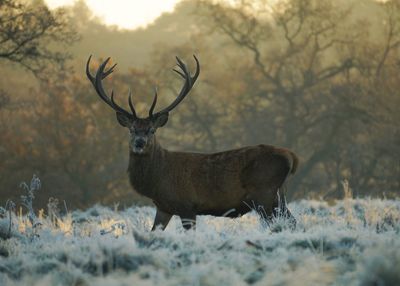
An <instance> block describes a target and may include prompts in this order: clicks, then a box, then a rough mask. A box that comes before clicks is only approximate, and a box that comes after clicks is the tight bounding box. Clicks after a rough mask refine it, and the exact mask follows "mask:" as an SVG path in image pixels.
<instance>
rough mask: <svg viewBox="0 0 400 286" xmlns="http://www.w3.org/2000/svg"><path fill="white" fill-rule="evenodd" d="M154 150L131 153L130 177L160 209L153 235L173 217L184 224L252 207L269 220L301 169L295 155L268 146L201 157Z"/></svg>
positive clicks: (154, 146) (241, 212) (233, 213)
mask: <svg viewBox="0 0 400 286" xmlns="http://www.w3.org/2000/svg"><path fill="white" fill-rule="evenodd" d="M150 148H151V149H150V151H149V152H147V153H146V154H135V153H133V152H132V151H131V152H130V160H129V168H128V173H129V178H130V182H131V184H132V186H133V187H134V189H135V190H136V191H137V192H139V193H140V194H142V195H144V196H146V197H149V198H151V199H152V200H153V202H154V204H155V205H156V206H157V216H156V219H155V222H154V227H153V229H154V228H155V227H156V226H158V225H161V227H162V228H165V227H166V225H167V224H168V221H169V219H170V218H171V216H172V215H178V216H180V217H181V219H182V220H183V222H184V221H186V222H187V221H189V222H190V221H191V220H195V218H196V215H214V216H222V215H226V216H229V217H235V216H238V215H241V214H244V213H247V212H249V211H250V210H251V209H250V207H249V206H262V207H263V208H264V210H265V212H266V214H267V215H268V216H271V215H272V214H273V211H274V209H275V208H277V207H278V205H279V202H278V197H277V191H278V190H279V189H280V188H281V187H282V185H283V184H284V183H285V180H286V178H287V177H288V175H289V174H294V172H295V171H296V168H297V165H298V158H297V156H296V155H295V154H294V153H293V152H291V151H289V150H287V149H283V148H277V147H273V146H269V145H258V146H252V147H244V148H239V149H235V150H229V151H225V152H219V153H214V154H199V153H184V152H171V151H168V150H166V149H163V148H162V147H161V146H160V145H159V144H158V143H157V142H156V141H155V138H154V142H153V144H152V146H151V147H150ZM281 195H282V196H283V194H281ZM281 207H284V206H281ZM184 226H185V225H184ZM191 226H192V225H191V224H189V225H186V227H187V228H189V227H191Z"/></svg>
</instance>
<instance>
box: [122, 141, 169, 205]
mask: <svg viewBox="0 0 400 286" xmlns="http://www.w3.org/2000/svg"><path fill="white" fill-rule="evenodd" d="M164 153H165V150H164V149H163V148H162V147H161V146H160V145H159V144H158V142H157V140H156V138H154V142H153V144H152V146H151V149H150V150H149V151H148V152H147V153H146V154H136V153H133V152H132V150H130V151H129V167H128V173H129V179H130V182H131V184H132V186H133V188H134V189H135V190H136V191H137V192H138V193H140V194H142V195H145V196H147V197H150V198H152V197H153V195H154V194H155V191H156V188H157V182H158V179H159V178H160V172H161V168H162V163H163V162H162V160H163V158H164Z"/></svg>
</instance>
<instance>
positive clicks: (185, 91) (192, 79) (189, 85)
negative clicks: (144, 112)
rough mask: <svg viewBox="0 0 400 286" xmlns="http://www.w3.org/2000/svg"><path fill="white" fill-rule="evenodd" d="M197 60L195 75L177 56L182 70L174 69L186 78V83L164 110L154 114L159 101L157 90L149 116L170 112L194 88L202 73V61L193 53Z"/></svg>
mask: <svg viewBox="0 0 400 286" xmlns="http://www.w3.org/2000/svg"><path fill="white" fill-rule="evenodd" d="M193 57H194V59H195V61H196V72H195V73H194V75H193V76H191V74H190V72H189V71H188V68H187V66H186V65H185V63H184V62H183V61H181V59H180V58H178V57H176V60H177V62H178V67H179V68H180V70H178V69H174V70H173V71H174V72H176V73H177V74H179V75H180V76H181V77H182V78H183V79H184V80H185V83H184V85H183V87H182V89H181V92H180V93H179V95H178V97H177V98H176V99H175V100H174V101H173V102H172V103H171V104H170V105H169V106H167V107H166V108H164V109H163V110H161V111H159V112H157V113H155V114H153V111H154V107H155V106H156V103H157V90H156V91H155V95H154V100H153V103H152V104H151V108H150V111H149V116H150V117H157V116H158V115H160V114H162V113H168V112H170V111H171V110H172V109H174V108H175V107H176V106H177V105H178V104H179V103H180V102H181V101H182V100H183V99H184V98H185V97H186V95H187V94H188V93H189V91H190V90H191V89H192V87H193V85H194V83H195V82H196V80H197V78H198V76H199V74H200V63H199V60H198V59H197V58H196V56H195V55H193Z"/></svg>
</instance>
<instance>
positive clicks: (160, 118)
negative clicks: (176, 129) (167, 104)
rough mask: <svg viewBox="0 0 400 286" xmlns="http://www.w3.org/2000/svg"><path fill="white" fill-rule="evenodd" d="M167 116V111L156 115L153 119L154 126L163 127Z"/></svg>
mask: <svg viewBox="0 0 400 286" xmlns="http://www.w3.org/2000/svg"><path fill="white" fill-rule="evenodd" d="M168 116H169V114H168V112H166V113H161V114H160V115H159V116H157V117H156V118H155V119H154V124H155V125H156V127H157V128H158V127H163V126H164V125H165V124H166V123H167V121H168Z"/></svg>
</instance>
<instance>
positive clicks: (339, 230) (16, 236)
mask: <svg viewBox="0 0 400 286" xmlns="http://www.w3.org/2000/svg"><path fill="white" fill-rule="evenodd" d="M289 208H290V209H291V210H292V212H293V214H294V215H295V216H296V218H297V228H296V230H294V231H292V230H290V229H289V227H287V222H285V220H283V219H279V218H278V219H276V220H275V222H274V223H273V224H272V225H270V226H266V225H264V224H262V223H261V222H260V220H259V218H258V216H257V214H256V213H255V212H252V213H250V214H247V215H245V216H243V217H241V218H239V219H229V218H215V217H211V216H200V217H198V218H199V220H198V225H197V229H196V231H193V230H190V231H184V230H183V228H182V226H181V224H180V221H179V219H178V218H177V217H174V218H173V219H172V221H171V223H170V225H169V226H168V227H167V229H166V231H164V232H162V231H160V230H159V231H156V232H150V231H149V230H150V228H151V224H152V221H153V217H154V215H155V210H154V209H153V208H151V207H137V206H133V207H130V208H127V209H124V210H115V209H111V208H106V207H102V206H94V207H92V208H90V209H87V210H85V211H74V212H69V213H67V214H66V215H63V216H61V215H59V214H58V215H57V213H52V214H50V215H49V214H46V212H44V213H43V212H41V213H40V214H39V217H38V221H40V225H39V226H37V227H35V228H34V229H32V226H31V224H30V222H29V219H28V218H27V217H26V216H24V215H21V214H20V215H15V214H12V222H13V225H12V230H11V232H10V233H7V232H9V231H10V229H9V222H10V221H9V213H4V214H3V216H2V219H1V220H0V233H1V234H2V236H3V238H0V285H97V286H100V285H400V239H399V233H400V201H393V200H378V199H346V200H343V201H337V202H336V203H335V204H333V205H331V206H329V205H328V204H327V203H326V202H322V201H307V200H304V201H298V202H293V203H291V204H289Z"/></svg>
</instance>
